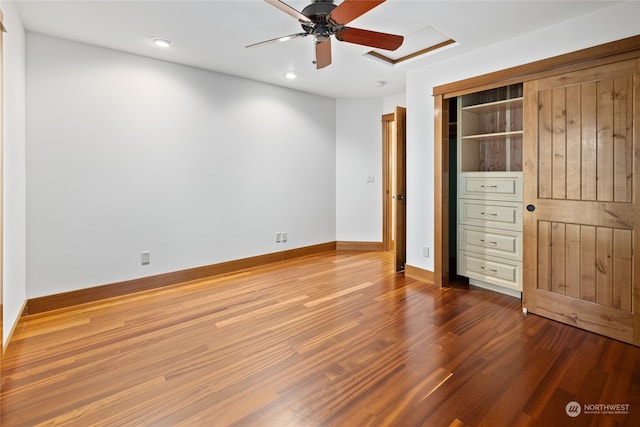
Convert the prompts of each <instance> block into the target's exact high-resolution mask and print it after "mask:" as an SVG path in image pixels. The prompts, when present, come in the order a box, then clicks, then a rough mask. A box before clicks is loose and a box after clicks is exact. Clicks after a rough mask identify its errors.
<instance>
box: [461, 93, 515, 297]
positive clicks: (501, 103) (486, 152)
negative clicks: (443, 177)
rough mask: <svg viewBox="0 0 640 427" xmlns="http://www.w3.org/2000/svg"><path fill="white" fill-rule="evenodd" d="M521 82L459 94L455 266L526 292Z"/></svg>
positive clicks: (474, 277) (479, 280) (473, 279)
mask: <svg viewBox="0 0 640 427" xmlns="http://www.w3.org/2000/svg"><path fill="white" fill-rule="evenodd" d="M522 107H523V98H522V84H516V85H511V86H505V87H501V88H496V89H491V90H485V91H482V92H477V93H472V94H468V95H463V96H460V97H458V102H457V108H458V112H457V113H458V114H457V117H458V130H457V138H458V141H457V144H458V147H457V153H458V177H457V178H458V179H457V182H458V190H457V197H458V207H457V208H458V209H457V211H458V212H457V218H458V232H457V236H458V241H457V247H458V253H457V263H458V266H457V272H458V275H460V276H465V277H468V278H469V283H471V284H473V285H476V286H480V287H485V288H488V289H492V290H495V291H499V292H503V293H506V294H510V295H514V296H520V293H521V292H522V217H523V212H522V136H523V127H522V124H523V117H522Z"/></svg>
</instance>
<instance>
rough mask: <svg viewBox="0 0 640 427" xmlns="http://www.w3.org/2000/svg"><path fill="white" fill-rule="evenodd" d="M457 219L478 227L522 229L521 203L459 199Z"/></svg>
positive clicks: (462, 222)
mask: <svg viewBox="0 0 640 427" xmlns="http://www.w3.org/2000/svg"><path fill="white" fill-rule="evenodd" d="M458 221H459V222H460V223H461V224H467V225H476V226H479V227H488V228H498V229H504V230H514V231H522V204H521V203H509V202H482V201H475V200H466V199H459V205H458Z"/></svg>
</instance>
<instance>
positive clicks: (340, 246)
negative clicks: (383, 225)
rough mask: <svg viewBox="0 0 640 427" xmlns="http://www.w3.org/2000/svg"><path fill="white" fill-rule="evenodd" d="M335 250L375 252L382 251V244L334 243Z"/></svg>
mask: <svg viewBox="0 0 640 427" xmlns="http://www.w3.org/2000/svg"><path fill="white" fill-rule="evenodd" d="M336 250H338V251H366V252H377V251H384V243H383V242H347V241H342V242H336Z"/></svg>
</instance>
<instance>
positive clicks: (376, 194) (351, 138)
mask: <svg viewBox="0 0 640 427" xmlns="http://www.w3.org/2000/svg"><path fill="white" fill-rule="evenodd" d="M336 103H337V106H336V182H337V187H336V240H338V241H355V242H381V241H382V124H381V119H382V114H383V113H382V100H380V99H339V100H337V102H336ZM369 176H373V182H367V178H368V177H369Z"/></svg>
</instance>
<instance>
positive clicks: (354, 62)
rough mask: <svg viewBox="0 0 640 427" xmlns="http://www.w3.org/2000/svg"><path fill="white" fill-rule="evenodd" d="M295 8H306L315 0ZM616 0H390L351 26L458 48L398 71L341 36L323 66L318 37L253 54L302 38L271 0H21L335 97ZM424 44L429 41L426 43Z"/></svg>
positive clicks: (186, 55) (95, 31)
mask: <svg viewBox="0 0 640 427" xmlns="http://www.w3.org/2000/svg"><path fill="white" fill-rule="evenodd" d="M340 2H341V0H336V4H339V3H340ZM287 3H288V4H289V5H291V6H292V7H294V8H295V9H297V10H299V11H300V10H302V9H303V8H304V7H305V6H306V5H308V4H309V3H310V0H307V1H298V0H294V1H288V2H287ZM615 3H620V2H617V1H591V0H590V1H575V0H573V1H451V0H449V1H426V0H423V1H418V0H414V1H409V0H387V1H386V2H385V3H383V4H381V5H380V6H378V7H376V8H374V9H373V10H371V11H370V12H368V13H367V14H365V15H363V16H361V17H360V18H358V19H356V20H355V21H353V22H351V23H349V26H351V27H357V28H364V29H369V30H374V31H381V32H388V33H393V34H401V35H404V36H405V37H406V41H405V44H407V45H410V46H411V47H412V48H413V46H420V45H423V42H422V39H421V37H425V36H424V35H425V34H429V33H430V30H429V27H433V28H435V29H437V30H439V31H440V32H441V33H443V34H444V35H445V36H446V37H448V38H452V39H454V40H456V41H457V42H458V43H457V44H455V45H451V46H448V47H446V48H443V49H441V50H439V51H436V52H433V53H430V54H427V55H424V56H422V57H419V58H416V59H413V60H410V61H406V62H404V63H402V64H397V65H395V66H394V65H390V64H387V63H384V62H383V61H380V60H377V59H374V58H371V57H369V56H368V55H366V52H368V51H369V50H371V49H370V48H367V47H364V46H357V45H353V44H349V43H345V42H339V41H337V40H335V39H334V40H333V41H332V45H333V46H332V47H333V63H332V64H331V65H330V66H329V67H327V68H324V69H322V70H316V69H315V66H314V65H313V64H312V61H313V59H314V48H313V40H312V39H311V38H310V37H307V38H299V39H294V40H290V41H287V42H284V43H278V44H271V45H266V46H262V47H259V48H253V49H245V47H244V46H246V45H248V44H251V43H255V42H259V41H263V40H268V39H272V38H276V37H279V36H284V35H289V34H294V33H299V32H302V28H301V27H300V24H299V23H298V22H297V21H296V20H295V19H294V18H292V17H291V16H289V15H287V14H285V13H283V12H282V11H280V10H278V9H277V8H275V7H273V6H271V5H270V4H268V3H266V2H264V1H261V0H234V1H222V0H200V1H166V0H142V1H114V0H112V1H97V0H84V1H82V0H81V1H78V0H75V1H56V0H42V1H32V0H19V1H17V5H18V11H19V13H20V16H21V18H22V21H23V23H24V26H25V28H26V29H27V30H28V31H33V32H38V33H43V34H47V35H52V36H56V37H62V38H66V39H70V40H76V41H80V42H84V43H89V44H93V45H98V46H102V47H106V48H111V49H116V50H120V51H124V52H130V53H134V54H138V55H143V56H148V57H152V58H158V59H163V60H166V61H171V62H175V63H180V64H185V65H190V66H194V67H199V68H203V69H207V70H212V71H218V72H221V73H226V74H232V75H236V76H241V77H245V78H249V79H253V80H259V81H263V82H268V83H272V84H276V85H280V86H286V87H291V88H295V89H298V90H302V91H306V92H311V93H316V94H320V95H324V96H328V97H333V98H348V97H382V96H388V95H393V94H398V93H402V92H404V85H405V73H406V72H407V71H408V70H410V69H413V68H416V67H421V66H425V65H427V64H429V63H433V62H435V61H441V60H444V59H445V58H449V57H451V56H456V55H460V54H462V53H464V52H468V51H470V50H473V49H477V48H480V47H482V46H486V45H489V44H493V43H496V42H499V41H501V40H504V39H507V38H512V37H514V36H517V35H519V34H523V33H526V32H530V31H534V30H536V29H539V28H543V27H546V26H550V25H553V24H555V23H558V22H561V21H565V20H568V19H571V18H574V17H576V16H579V15H583V14H586V13H590V12H593V11H595V10H598V9H601V8H604V7H608V6H611V5H613V4H615ZM8 30H9V31H11V29H10V28H8ZM154 36H158V37H163V38H167V39H170V40H172V41H173V43H174V45H173V46H172V47H171V48H169V49H164V50H163V49H160V48H158V47H156V46H155V45H153V43H152V42H151V40H150V38H151V37H154ZM424 44H429V41H428V40H426V38H425V41H424ZM425 47H426V46H425ZM401 49H402V48H401ZM380 52H381V53H384V51H380ZM287 71H294V72H296V73H297V74H298V78H297V79H296V80H294V81H290V80H286V79H285V77H284V74H285V73H286V72H287ZM380 81H382V82H385V84H384V85H383V86H382V87H378V86H377V85H376V82H380Z"/></svg>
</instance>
